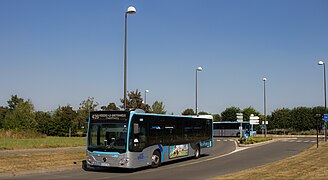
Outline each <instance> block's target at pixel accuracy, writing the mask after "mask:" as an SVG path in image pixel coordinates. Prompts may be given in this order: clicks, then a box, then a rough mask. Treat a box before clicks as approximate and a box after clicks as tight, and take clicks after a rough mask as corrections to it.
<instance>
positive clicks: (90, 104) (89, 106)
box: [79, 97, 99, 113]
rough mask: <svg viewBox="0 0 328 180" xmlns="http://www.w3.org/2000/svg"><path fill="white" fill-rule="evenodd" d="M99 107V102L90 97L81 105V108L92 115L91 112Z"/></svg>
mask: <svg viewBox="0 0 328 180" xmlns="http://www.w3.org/2000/svg"><path fill="white" fill-rule="evenodd" d="M98 105H99V103H98V102H95V98H94V97H88V99H86V100H83V101H82V102H81V103H80V108H79V109H82V110H85V111H86V112H88V113H90V111H94V110H95V108H96V107H97V106H98Z"/></svg>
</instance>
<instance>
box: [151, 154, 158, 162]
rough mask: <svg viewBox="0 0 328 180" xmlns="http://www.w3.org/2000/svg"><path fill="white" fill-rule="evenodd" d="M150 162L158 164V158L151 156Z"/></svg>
mask: <svg viewBox="0 0 328 180" xmlns="http://www.w3.org/2000/svg"><path fill="white" fill-rule="evenodd" d="M152 160H153V162H154V164H158V161H159V157H158V156H157V155H153V157H152Z"/></svg>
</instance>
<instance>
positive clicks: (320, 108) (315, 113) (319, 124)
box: [312, 106, 325, 131]
mask: <svg viewBox="0 0 328 180" xmlns="http://www.w3.org/2000/svg"><path fill="white" fill-rule="evenodd" d="M319 114H320V115H321V116H320V115H319ZM323 114H325V108H324V107H323V106H317V107H313V108H312V116H313V117H314V122H313V125H312V128H313V129H317V128H319V131H321V128H320V127H322V126H323V121H322V115H323ZM318 115H319V117H318Z"/></svg>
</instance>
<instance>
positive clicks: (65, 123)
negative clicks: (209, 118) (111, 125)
mask: <svg viewBox="0 0 328 180" xmlns="http://www.w3.org/2000/svg"><path fill="white" fill-rule="evenodd" d="M123 102H124V101H123V99H121V103H122V105H121V106H116V104H115V103H113V102H110V103H109V104H108V105H106V106H101V107H100V109H101V110H119V109H123ZM98 106H99V103H97V102H95V100H94V98H93V97H88V98H87V99H86V100H83V101H82V102H81V103H80V106H79V108H78V109H77V110H74V109H73V107H71V106H70V105H66V106H59V107H58V108H57V109H55V110H53V111H49V112H43V111H35V109H34V106H33V104H32V102H31V100H24V99H23V98H21V97H18V96H17V95H12V96H11V98H10V99H9V100H8V101H7V106H0V129H4V130H15V131H33V132H39V133H42V134H46V135H48V136H68V134H73V135H74V134H75V135H76V134H77V133H78V132H79V133H86V129H87V125H88V123H87V122H88V116H89V113H90V111H94V110H95V109H96V107H98ZM127 108H128V109H137V108H138V109H143V110H144V111H145V112H148V113H156V114H166V113H167V111H166V110H165V106H164V104H163V102H161V101H155V102H154V103H153V104H152V106H150V105H148V104H145V103H144V102H143V99H142V97H141V93H140V92H139V91H138V90H136V91H131V92H128V97H127ZM240 112H242V113H243V117H244V121H249V116H250V115H251V114H254V115H255V116H259V117H260V121H263V119H264V116H263V115H261V113H259V112H258V111H257V110H256V109H254V108H253V107H247V108H244V109H240V108H238V107H234V106H232V107H228V108H226V109H225V110H224V111H223V112H222V113H221V114H212V115H213V119H214V121H236V113H240ZM323 113H324V108H323V107H311V108H309V107H296V108H293V109H288V108H281V109H276V110H275V111H273V112H272V114H271V115H270V116H267V121H268V122H269V124H268V126H267V127H268V129H269V130H275V131H282V132H283V133H287V132H295V131H297V132H299V131H309V130H313V129H317V128H319V129H321V127H322V125H323V121H322V116H321V115H322V114H323ZM181 114H182V115H195V112H194V110H193V109H192V108H187V109H185V110H184V111H183V112H182V113H181ZM198 114H199V115H206V114H209V113H207V112H204V111H203V112H199V113H198ZM257 128H259V127H257Z"/></svg>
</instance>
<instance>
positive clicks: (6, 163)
mask: <svg viewBox="0 0 328 180" xmlns="http://www.w3.org/2000/svg"><path fill="white" fill-rule="evenodd" d="M84 159H85V150H70V151H59V152H43V153H21V154H8V155H4V156H1V158H0V164H1V166H0V175H1V174H8V173H10V174H11V175H12V176H15V175H16V173H18V172H22V171H30V170H45V169H53V168H61V167H65V168H67V167H81V166H82V163H81V162H82V160H84Z"/></svg>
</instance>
